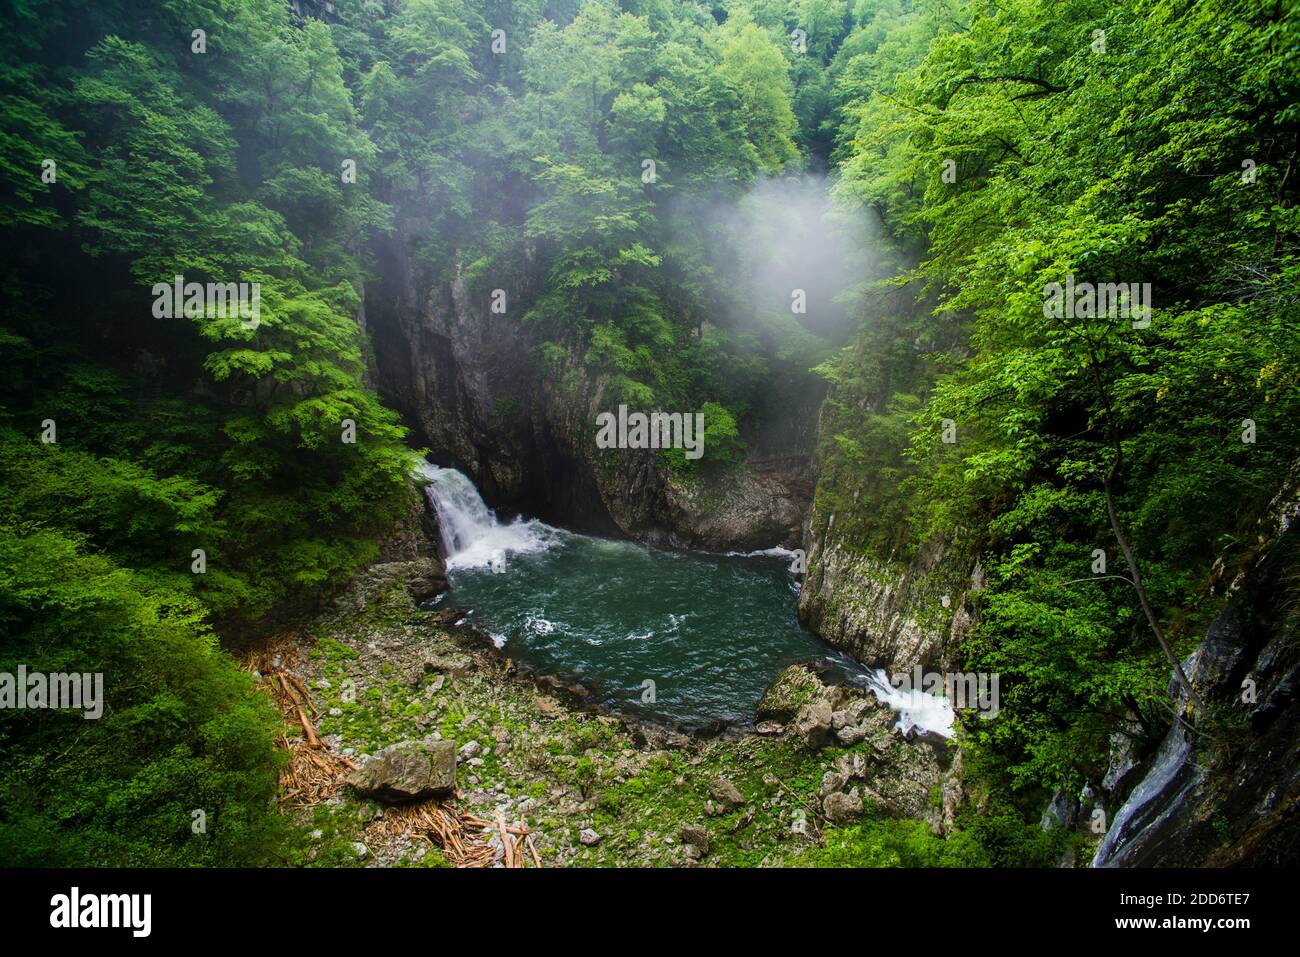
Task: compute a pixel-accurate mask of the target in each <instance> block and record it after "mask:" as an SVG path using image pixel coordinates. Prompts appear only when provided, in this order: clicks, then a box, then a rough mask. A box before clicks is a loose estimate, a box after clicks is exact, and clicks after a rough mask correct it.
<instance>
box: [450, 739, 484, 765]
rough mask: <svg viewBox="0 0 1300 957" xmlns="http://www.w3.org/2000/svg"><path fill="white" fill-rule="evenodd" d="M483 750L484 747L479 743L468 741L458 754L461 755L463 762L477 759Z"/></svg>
mask: <svg viewBox="0 0 1300 957" xmlns="http://www.w3.org/2000/svg"><path fill="white" fill-rule="evenodd" d="M482 750H483V745H481V744H479V743H478V742H477V741H466V742H465V743H464V744H462V745H461V746H460V750H459V751H457V752H456V753H457V754H459V755H460V758H461V760H462V761H467V760H469V759H470V758H473V757H477V756H478V753H479V752H480V751H482Z"/></svg>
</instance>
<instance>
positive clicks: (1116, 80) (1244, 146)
mask: <svg viewBox="0 0 1300 957" xmlns="http://www.w3.org/2000/svg"><path fill="white" fill-rule="evenodd" d="M950 7H951V8H954V9H955V11H956V15H955V16H948V15H947V13H946V11H947V10H948V8H950ZM861 12H863V13H868V14H870V17H869V19H867V18H864V17H862V16H859V18H858V26H857V27H856V28H855V31H854V33H853V34H851V35H850V36H849V37H848V38H847V39H846V40H845V41H844V44H843V46H842V48H841V51H840V54H839V62H838V65H837V66H836V67H834V69H835V70H837V71H838V79H837V81H836V91H837V96H838V97H839V98H840V100H841V106H840V107H839V110H840V115H841V116H843V117H844V120H845V122H844V125H843V126H842V127H841V129H840V134H839V146H838V147H837V155H838V156H839V158H840V159H841V162H842V169H843V171H844V178H843V181H842V183H841V187H840V189H841V192H842V193H843V194H844V195H845V196H852V197H854V198H856V199H858V200H859V201H860V202H862V203H864V204H868V205H870V206H871V207H873V208H874V209H875V210H877V212H879V214H880V215H881V217H882V221H883V223H884V226H885V229H886V232H887V234H888V235H889V236H890V237H891V238H892V245H893V248H894V249H895V250H896V251H897V254H898V255H899V257H900V264H899V268H898V269H897V272H896V276H895V280H894V285H893V288H894V289H896V290H908V291H910V294H911V296H912V298H913V299H914V304H912V305H910V306H909V305H906V304H904V305H903V307H902V308H898V309H896V310H894V311H893V313H892V314H889V315H886V316H885V317H884V318H883V319H879V318H877V316H878V315H879V312H880V311H881V310H880V306H879V304H877V306H876V309H877V312H876V313H874V314H872V313H864V317H863V318H864V328H863V333H862V335H861V336H860V339H859V342H858V343H857V344H855V346H854V348H852V349H850V350H846V351H845V352H844V353H843V354H842V355H841V356H840V357H839V358H838V359H837V360H835V361H832V362H830V363H826V364H824V365H823V366H822V371H823V373H824V374H825V375H826V376H827V377H828V378H829V379H830V380H831V382H832V383H833V387H832V393H831V397H830V399H829V400H828V403H827V407H826V411H825V412H824V419H823V425H824V429H823V434H824V438H823V448H824V452H823V460H824V463H825V465H824V470H823V481H822V484H821V487H819V490H818V505H819V512H820V513H822V514H823V515H824V514H825V513H827V512H830V511H835V512H836V513H837V524H836V530H837V533H838V532H840V530H841V528H842V527H843V528H844V529H845V532H844V534H845V535H848V536H853V537H855V538H856V539H857V540H858V541H859V542H860V543H861V547H863V548H864V549H868V550H872V551H876V552H879V553H882V554H886V555H889V554H895V551H894V550H895V549H896V548H897V547H898V544H899V543H898V541H897V536H896V535H895V536H891V535H890V534H889V526H892V527H893V528H895V529H897V528H899V527H900V523H905V527H906V532H905V534H904V536H903V537H904V538H905V539H906V542H907V543H909V544H910V545H911V547H914V546H915V543H917V542H919V541H920V540H923V539H924V538H927V537H930V536H939V537H942V538H944V539H946V540H948V542H949V543H950V545H949V547H950V548H955V549H960V550H964V551H965V552H966V554H968V555H971V556H972V557H973V556H974V555H976V554H977V555H978V556H979V559H980V562H981V565H982V567H983V569H984V572H985V574H986V576H987V585H986V588H985V589H984V590H983V591H982V592H980V593H979V594H977V595H973V596H972V598H973V599H974V600H975V601H976V603H977V610H978V625H977V627H976V628H975V629H974V630H973V631H972V632H971V633H970V634H969V635H968V637H967V639H966V643H965V646H964V648H963V649H962V654H963V656H964V657H965V659H966V664H967V666H969V667H975V668H979V669H981V670H987V671H991V672H999V673H1000V674H1001V676H1002V709H1001V716H1000V717H999V718H998V719H997V720H996V721H991V722H978V723H977V724H978V727H975V728H972V729H970V731H969V733H970V736H971V743H972V746H976V745H977V746H978V747H979V748H980V749H981V751H982V753H983V758H982V761H981V767H982V769H983V771H982V773H984V774H986V775H987V776H988V777H989V778H990V780H993V781H995V782H996V783H997V784H998V786H1000V787H1006V788H1009V789H1012V790H1017V789H1020V790H1027V789H1033V788H1037V787H1040V786H1044V785H1046V786H1055V785H1056V784H1057V783H1060V782H1074V783H1078V782H1080V781H1081V780H1082V779H1084V778H1091V779H1094V780H1095V779H1096V778H1097V777H1098V776H1100V773H1101V772H1102V771H1103V770H1104V767H1105V762H1106V760H1107V742H1108V741H1109V736H1110V734H1111V733H1112V732H1113V731H1114V730H1115V728H1116V727H1117V726H1118V724H1119V722H1121V721H1123V720H1126V715H1129V714H1132V713H1133V712H1136V713H1138V714H1140V715H1142V716H1143V717H1144V718H1145V719H1146V722H1147V724H1148V726H1149V727H1151V728H1159V727H1160V726H1161V724H1162V723H1163V722H1166V721H1167V720H1168V711H1167V707H1166V705H1165V703H1164V700H1163V699H1164V697H1165V691H1164V689H1165V687H1166V685H1167V682H1168V675H1169V665H1168V663H1167V662H1166V661H1165V660H1164V658H1163V656H1162V655H1161V653H1160V651H1159V649H1158V647H1157V646H1156V642H1155V640H1154V638H1153V636H1152V634H1151V630H1150V628H1149V627H1148V626H1147V624H1146V622H1145V619H1144V617H1143V615H1142V613H1141V612H1140V610H1139V608H1138V603H1137V598H1136V594H1135V592H1134V589H1133V588H1132V587H1131V585H1130V584H1129V583H1128V582H1125V581H1123V580H1121V579H1117V578H1115V577H1110V578H1102V577H1101V576H1100V575H1095V574H1094V572H1093V570H1092V562H1093V561H1094V557H1093V551H1094V549H1097V548H1101V549H1104V550H1105V551H1106V554H1107V556H1108V559H1109V563H1110V564H1109V567H1108V569H1107V570H1108V572H1110V573H1111V574H1112V576H1114V575H1116V574H1122V575H1127V574H1128V569H1127V567H1126V566H1125V565H1124V562H1123V559H1122V556H1121V555H1120V550H1119V548H1118V545H1117V543H1116V537H1115V533H1114V531H1113V529H1112V527H1111V522H1110V520H1109V517H1108V514H1107V506H1106V498H1105V493H1104V480H1105V479H1106V477H1107V476H1108V475H1112V470H1113V476H1112V480H1111V483H1110V484H1111V488H1112V489H1113V492H1114V497H1115V505H1116V511H1117V515H1118V520H1119V522H1120V523H1121V527H1122V528H1123V529H1125V530H1126V533H1127V535H1128V537H1129V539H1130V540H1131V541H1132V542H1133V544H1134V548H1135V551H1136V553H1137V557H1138V562H1139V564H1140V567H1141V572H1142V577H1143V580H1144V582H1145V585H1146V589H1147V592H1148V594H1149V595H1150V597H1151V600H1152V602H1153V604H1154V605H1155V607H1156V609H1157V611H1158V614H1159V615H1160V616H1161V619H1162V621H1163V625H1164V629H1165V631H1166V632H1168V633H1169V634H1170V635H1171V636H1172V637H1173V639H1174V641H1175V642H1176V644H1177V646H1178V649H1179V651H1180V653H1185V652H1186V651H1187V650H1188V649H1189V648H1190V646H1191V644H1192V643H1193V642H1194V641H1196V640H1198V638H1199V635H1200V634H1202V633H1203V628H1204V626H1205V624H1206V622H1207V621H1208V619H1209V617H1210V616H1211V615H1212V614H1213V613H1214V611H1215V609H1216V605H1217V601H1216V599H1215V598H1214V597H1213V596H1212V595H1209V594H1207V591H1206V587H1205V586H1206V583H1207V582H1208V581H1210V580H1211V575H1212V572H1213V569H1214V567H1215V566H1216V564H1217V565H1218V566H1219V567H1220V568H1223V569H1228V570H1230V569H1233V568H1235V567H1240V566H1241V564H1242V563H1243V562H1246V561H1248V560H1249V559H1250V551H1249V547H1250V545H1249V542H1248V541H1247V538H1248V536H1247V530H1248V529H1249V528H1250V527H1251V525H1252V523H1253V522H1254V521H1255V520H1256V519H1257V518H1258V517H1259V516H1260V515H1261V514H1262V512H1263V510H1264V509H1265V507H1266V505H1267V503H1268V501H1269V499H1270V498H1271V496H1272V495H1273V494H1274V492H1275V490H1276V489H1277V488H1278V487H1279V485H1280V483H1281V481H1282V477H1283V476H1284V474H1285V473H1286V470H1287V469H1288V468H1289V467H1290V465H1291V463H1292V462H1293V461H1294V460H1295V456H1296V453H1297V449H1300V428H1298V427H1297V422H1298V421H1300V419H1298V418H1297V416H1298V415H1300V392H1298V391H1297V390H1296V389H1294V387H1293V385H1294V382H1295V380H1296V369H1297V366H1298V364H1300V335H1298V334H1297V331H1296V328H1295V324H1294V323H1293V322H1289V321H1288V319H1287V315H1288V313H1289V312H1290V310H1291V307H1292V306H1293V304H1294V296H1292V295H1290V294H1288V293H1284V292H1283V291H1282V290H1284V289H1286V288H1291V287H1293V286H1294V284H1295V281H1296V279H1297V278H1300V273H1297V262H1298V256H1300V239H1298V238H1297V232H1296V229H1295V213H1294V209H1295V205H1294V201H1295V192H1296V187H1295V182H1294V178H1293V177H1288V176H1287V175H1286V172H1285V171H1286V170H1287V169H1289V168H1291V166H1292V165H1293V164H1294V162H1295V156H1294V144H1295V142H1296V134H1297V131H1298V129H1300V128H1298V127H1297V120H1298V119H1300V117H1297V114H1296V111H1295V108H1294V103H1295V99H1296V96H1295V95H1296V92H1297V87H1298V86H1300V72H1298V71H1297V69H1296V62H1295V52H1294V51H1295V49H1296V46H1297V44H1296V42H1295V41H1296V32H1297V30H1298V29H1300V25H1298V24H1297V21H1296V17H1295V12H1294V10H1292V9H1290V8H1288V7H1287V6H1286V5H1283V6H1277V5H1273V4H1265V3H1255V2H1247V0H1241V2H1233V3H1230V4H1228V5H1227V6H1225V5H1224V4H1222V3H1199V2H1198V3H1190V4H1182V5H1171V4H1166V3H1159V2H1146V0H1132V2H1125V3H1110V2H1105V3H1103V2H1100V0H1096V2H1094V0H1074V2H1071V3H1069V4H1066V5H1064V6H1063V5H1061V4H1059V3H1051V4H1049V3H1044V2H1038V0H1016V2H1012V3H997V4H993V3H985V2H980V0H976V2H970V3H963V4H959V5H955V4H946V3H926V4H908V3H902V4H885V3H881V4H863V5H862V11H861ZM882 27H883V28H885V30H884V32H882ZM1099 30H1100V31H1104V44H1099V43H1098V34H1095V33H1094V31H1099ZM1282 144H1290V145H1282ZM1244 158H1250V159H1251V160H1252V162H1253V163H1254V164H1255V169H1254V170H1253V178H1252V177H1251V176H1245V175H1243V159H1244ZM947 161H952V162H951V163H948V162H947ZM945 171H948V172H949V173H955V178H954V177H953V175H949V176H948V177H945V175H944V174H945ZM913 264H915V265H913ZM1067 275H1069V276H1072V277H1073V281H1074V282H1075V283H1083V282H1091V283H1111V282H1124V283H1143V282H1149V283H1151V289H1152V297H1153V300H1154V303H1153V309H1152V314H1151V322H1150V325H1149V326H1145V325H1143V324H1140V323H1139V325H1138V326H1137V327H1135V326H1134V323H1133V322H1132V321H1130V320H1131V319H1133V318H1140V317H1136V316H1135V317H1129V316H1123V315H1121V316H1110V315H1098V316H1086V315H1080V316H1079V317H1078V318H1063V317H1062V318H1058V317H1054V316H1053V315H1051V314H1049V313H1048V312H1046V311H1045V309H1044V303H1045V299H1046V287H1047V285H1048V284H1049V283H1053V282H1062V283H1063V282H1064V281H1065V280H1066V277H1067ZM878 295H879V297H880V298H882V299H883V298H884V296H885V287H878ZM869 298H870V297H869ZM1247 419H1249V420H1251V421H1252V422H1253V423H1254V427H1255V429H1256V435H1257V439H1256V441H1255V442H1254V443H1253V444H1252V443H1246V442H1243V441H1242V435H1243V430H1244V429H1245V428H1246V425H1247V423H1246V421H1245V420H1247ZM945 423H951V424H952V425H953V427H955V429H956V437H957V440H956V442H955V443H945V442H944V441H942V435H943V433H944V430H945ZM882 473H883V474H885V475H887V478H886V479H885V480H884V481H882V482H881V483H880V484H881V485H884V486H885V487H886V491H885V492H884V494H883V496H882V494H880V492H879V490H878V489H877V487H876V486H875V484H874V483H873V480H872V478H871V477H872V476H873V475H881V474H882ZM858 493H861V496H862V501H864V502H866V503H868V505H867V507H865V508H863V507H855V503H856V502H857V501H858V499H857V498H856V497H855V496H856V495H857V494H858ZM880 514H883V515H884V516H886V518H885V519H884V520H883V521H878V520H877V516H878V515H880ZM840 515H842V516H843V518H844V522H843V526H841V523H840V521H839V516H840ZM1230 577H1231V574H1230V572H1227V573H1225V578H1230ZM1207 599H1209V600H1207ZM1026 813H1028V812H1026Z"/></svg>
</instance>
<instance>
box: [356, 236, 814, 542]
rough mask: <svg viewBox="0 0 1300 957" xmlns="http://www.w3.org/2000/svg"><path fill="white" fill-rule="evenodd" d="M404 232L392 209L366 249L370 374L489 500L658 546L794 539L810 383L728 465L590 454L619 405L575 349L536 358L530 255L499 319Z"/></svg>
mask: <svg viewBox="0 0 1300 957" xmlns="http://www.w3.org/2000/svg"><path fill="white" fill-rule="evenodd" d="M399 214H400V211H399ZM410 232H411V227H410V226H409V225H408V224H405V223H403V222H402V221H401V219H400V215H399V222H398V228H397V230H396V231H395V233H394V235H393V236H391V237H389V238H385V239H383V240H380V241H378V242H377V243H376V245H375V249H374V252H375V257H376V263H377V266H378V272H379V279H378V280H377V281H375V282H372V283H370V284H368V285H367V287H366V290H365V300H364V301H365V309H364V315H363V317H362V322H363V324H364V326H365V328H366V331H368V332H369V333H370V335H371V337H372V340H373V343H374V354H373V356H372V357H371V369H372V378H373V380H374V383H375V385H376V387H377V388H378V389H379V391H380V393H381V395H383V397H384V398H385V400H386V401H387V402H388V403H389V404H391V405H393V406H395V407H396V408H398V409H400V410H401V411H403V412H404V413H405V414H406V417H407V418H408V419H409V420H410V421H412V422H414V423H415V424H416V425H417V426H418V429H419V432H420V433H421V438H422V439H424V440H425V441H427V443H428V445H429V447H430V448H431V449H432V450H433V451H434V453H435V455H436V457H437V459H438V460H439V461H441V462H442V463H443V464H449V465H454V466H456V467H458V468H460V469H462V470H464V471H465V472H467V473H468V474H469V475H470V476H471V477H472V478H473V479H474V482H475V484H476V485H477V486H478V488H479V490H480V491H481V492H482V494H483V497H484V499H485V500H486V501H488V502H489V503H490V504H492V505H493V506H494V507H499V508H504V509H506V510H512V509H513V510H518V511H522V512H527V513H528V514H531V515H536V516H538V517H540V518H543V519H546V520H548V521H552V522H556V523H558V524H562V525H565V526H566V527H570V528H575V529H577V530H579V531H589V532H596V533H602V534H620V533H621V534H624V535H627V536H630V537H632V538H636V539H639V540H642V541H646V542H648V543H650V544H656V545H665V546H687V547H700V548H708V549H726V548H735V549H757V548H767V547H770V546H772V545H778V544H782V545H788V546H793V545H795V544H797V543H798V541H799V538H800V535H801V529H802V524H803V521H804V518H805V516H806V515H807V513H808V510H809V508H810V507H811V501H812V490H813V486H812V473H811V451H812V444H813V442H814V441H815V432H814V429H813V426H814V424H815V422H816V415H817V411H816V410H817V407H818V405H819V404H820V401H821V398H822V393H821V387H820V386H812V387H810V390H809V393H808V395H807V396H804V397H802V398H801V399H800V400H799V401H797V402H792V403H786V406H788V408H780V409H778V410H777V412H775V413H773V414H772V415H774V416H776V417H777V418H779V419H780V421H776V422H768V423H767V426H769V427H765V428H764V429H763V430H762V436H761V437H756V438H759V439H760V441H759V442H758V443H756V444H754V445H753V447H752V449H751V456H750V459H749V461H747V462H746V463H744V464H742V465H740V466H738V467H736V468H733V469H730V470H725V471H721V472H716V473H714V472H710V473H709V474H707V475H705V476H703V477H695V478H691V477H683V476H678V475H673V474H670V473H669V472H668V470H667V469H666V467H665V466H664V465H663V464H662V461H661V459H660V457H659V453H658V452H657V451H655V450H641V451H637V450H626V449H610V450H600V449H597V448H596V444H595V436H596V425H595V417H596V414H597V413H598V412H601V411H610V410H613V409H615V408H616V406H617V402H616V401H615V400H614V399H613V398H611V397H612V396H613V394H614V393H613V392H612V390H610V389H608V388H607V387H608V386H609V381H608V378H607V377H606V376H604V375H602V374H600V373H598V372H597V371H596V370H595V369H594V367H592V366H590V365H588V364H587V363H586V362H584V361H583V360H582V357H581V356H579V355H575V354H571V353H565V352H563V350H555V349H554V348H553V347H552V349H551V350H550V351H549V353H548V354H547V355H546V356H545V357H543V356H542V355H541V349H540V347H541V345H542V342H541V341H540V340H538V339H537V338H536V337H537V335H538V333H537V332H536V327H535V325H534V324H531V323H527V322H520V321H519V318H518V317H519V315H520V314H522V313H523V312H524V311H526V309H527V307H528V306H527V304H528V302H529V299H530V296H531V295H532V294H533V293H535V292H536V290H537V289H538V288H540V285H541V283H542V280H543V278H544V277H541V276H537V275H532V274H530V270H529V266H528V257H527V256H524V257H523V262H522V264H521V265H522V273H523V274H522V275H520V276H518V277H516V280H517V281H516V282H515V284H514V285H515V288H514V289H513V290H512V291H511V293H510V299H509V300H508V304H507V312H506V314H504V315H501V314H494V313H493V312H492V310H491V308H490V307H491V292H492V290H491V289H490V288H486V287H485V288H479V285H481V284H476V283H475V281H474V280H472V279H469V278H467V277H466V276H465V275H464V274H463V273H461V271H460V270H459V267H458V268H457V271H456V273H455V275H453V276H452V277H451V278H450V279H446V278H438V277H433V276H429V275H425V274H424V273H423V272H422V267H420V266H419V265H417V264H415V263H413V262H412V260H411V252H410V251H411V249H412V248H413V247H412V243H411V242H410V239H411V237H410ZM634 411H635V410H634ZM680 411H683V412H685V411H687V410H680ZM769 418H772V416H769ZM772 435H779V436H780V439H779V440H778V439H772V438H767V436H772Z"/></svg>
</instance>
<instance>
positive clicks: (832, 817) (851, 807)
mask: <svg viewBox="0 0 1300 957" xmlns="http://www.w3.org/2000/svg"><path fill="white" fill-rule="evenodd" d="M822 812H823V813H824V814H825V815H826V819H827V820H828V821H833V822H834V823H836V824H844V823H846V822H848V821H852V820H854V819H855V818H859V817H861V816H862V795H861V794H859V793H858V789H857V788H854V789H853V790H852V791H850V792H849V793H848V794H844V793H843V792H840V791H837V792H836V793H834V794H828V795H827V796H826V799H825V800H823V801H822Z"/></svg>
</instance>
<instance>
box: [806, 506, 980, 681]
mask: <svg viewBox="0 0 1300 957" xmlns="http://www.w3.org/2000/svg"><path fill="white" fill-rule="evenodd" d="M820 524H821V523H818V522H814V523H813V526H814V527H819V526H820ZM834 528H835V526H834V522H833V521H831V522H829V527H827V528H823V530H822V531H821V532H820V533H819V534H815V535H814V534H812V533H810V541H809V543H808V545H806V546H805V547H807V548H808V574H807V576H806V577H805V579H804V582H803V587H802V588H801V589H800V591H799V620H800V621H802V622H803V623H804V624H805V625H806V626H807V627H808V628H809V629H811V630H812V631H814V632H816V633H817V634H818V635H820V636H821V637H822V638H824V639H825V640H826V641H828V642H829V643H830V644H832V645H835V646H836V647H838V648H843V649H844V650H845V651H848V652H849V653H850V654H852V655H853V656H854V657H855V658H857V659H858V660H859V661H863V662H866V663H868V664H872V665H878V666H880V667H883V668H885V669H886V670H887V671H889V672H891V673H893V672H897V671H910V670H911V669H912V668H913V667H914V666H916V665H918V664H919V665H921V666H922V667H924V668H932V669H934V670H936V671H944V670H948V669H947V667H946V665H947V662H948V660H949V654H950V649H951V648H952V647H954V646H955V645H956V644H957V642H958V641H959V640H960V638H961V636H962V635H963V634H964V633H965V631H966V630H967V629H968V628H969V627H970V625H971V623H972V618H971V613H970V611H969V609H968V605H967V602H966V601H965V596H966V594H967V592H969V591H972V590H977V589H978V588H980V587H981V586H982V573H981V572H980V570H979V568H978V566H976V567H975V568H972V567H971V565H970V563H969V561H968V560H966V559H965V558H963V557H962V556H960V555H958V554H956V553H954V552H953V551H952V550H951V549H950V548H949V546H947V545H946V544H945V543H944V542H940V541H931V542H927V543H925V544H924V545H922V546H921V547H920V548H919V549H918V551H917V554H916V556H915V557H914V558H913V559H912V560H911V561H910V562H908V563H906V564H902V563H897V562H892V563H891V562H886V561H882V560H880V559H878V558H875V557H873V556H871V555H870V554H868V553H866V552H865V551H864V550H863V549H862V548H860V547H858V546H857V545H855V544H853V543H851V542H843V541H841V540H839V539H838V538H836V537H835V531H834Z"/></svg>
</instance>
